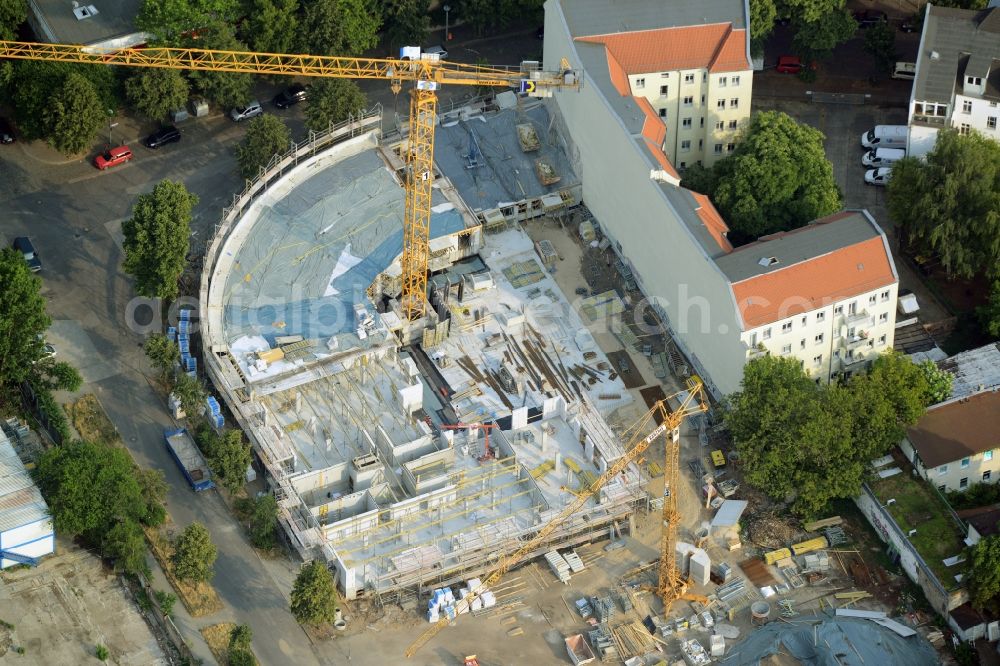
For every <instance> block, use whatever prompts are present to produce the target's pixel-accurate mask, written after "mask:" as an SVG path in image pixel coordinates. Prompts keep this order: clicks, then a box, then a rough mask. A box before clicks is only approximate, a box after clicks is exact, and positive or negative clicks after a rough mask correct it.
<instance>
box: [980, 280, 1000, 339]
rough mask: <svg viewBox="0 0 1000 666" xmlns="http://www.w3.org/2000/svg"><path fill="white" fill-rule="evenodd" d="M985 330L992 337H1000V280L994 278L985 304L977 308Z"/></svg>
mask: <svg viewBox="0 0 1000 666" xmlns="http://www.w3.org/2000/svg"><path fill="white" fill-rule="evenodd" d="M976 315H977V316H978V317H979V321H980V323H981V324H982V326H983V331H984V332H985V333H986V335H988V336H990V337H991V338H1000V280H994V281H993V286H992V287H990V295H989V298H988V300H987V301H986V303H985V304H984V305H981V306H980V307H979V308H977V309H976Z"/></svg>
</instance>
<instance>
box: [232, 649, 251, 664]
mask: <svg viewBox="0 0 1000 666" xmlns="http://www.w3.org/2000/svg"><path fill="white" fill-rule="evenodd" d="M227 656H228V658H229V666H257V659H256V658H255V657H254V656H253V652H250V651H249V650H230V651H229V654H228V655H227Z"/></svg>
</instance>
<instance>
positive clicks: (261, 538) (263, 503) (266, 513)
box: [250, 495, 278, 549]
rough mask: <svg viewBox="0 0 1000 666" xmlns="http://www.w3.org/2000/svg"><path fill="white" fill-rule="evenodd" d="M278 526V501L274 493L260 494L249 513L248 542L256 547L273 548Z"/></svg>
mask: <svg viewBox="0 0 1000 666" xmlns="http://www.w3.org/2000/svg"><path fill="white" fill-rule="evenodd" d="M277 528H278V502H277V500H275V499H274V495H262V496H261V497H259V498H257V499H256V500H254V503H253V512H252V513H251V514H250V543H252V544H253V545H254V546H256V547H257V548H264V549H267V548H273V547H274V543H275V539H274V535H275V530H277Z"/></svg>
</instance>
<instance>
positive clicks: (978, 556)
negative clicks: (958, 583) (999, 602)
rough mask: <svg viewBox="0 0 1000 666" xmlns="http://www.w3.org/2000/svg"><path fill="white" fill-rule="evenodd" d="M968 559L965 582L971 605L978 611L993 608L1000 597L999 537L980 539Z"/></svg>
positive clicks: (992, 536) (994, 535)
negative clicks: (967, 573)
mask: <svg viewBox="0 0 1000 666" xmlns="http://www.w3.org/2000/svg"><path fill="white" fill-rule="evenodd" d="M969 559H970V564H969V576H968V580H967V581H966V582H967V584H968V587H969V594H970V596H971V597H972V605H973V606H975V607H976V608H979V609H985V608H989V607H995V606H996V598H997V596H998V595H1000V535H996V534H993V535H990V536H988V537H985V538H983V539H981V540H980V541H979V543H977V544H976V545H975V546H973V547H972V550H971V552H970V555H969Z"/></svg>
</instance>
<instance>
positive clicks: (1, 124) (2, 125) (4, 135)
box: [0, 118, 14, 144]
mask: <svg viewBox="0 0 1000 666" xmlns="http://www.w3.org/2000/svg"><path fill="white" fill-rule="evenodd" d="M0 143H3V144H7V143H14V130H12V129H11V127H10V123H8V122H7V120H6V119H4V118H0Z"/></svg>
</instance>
